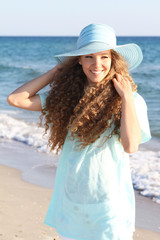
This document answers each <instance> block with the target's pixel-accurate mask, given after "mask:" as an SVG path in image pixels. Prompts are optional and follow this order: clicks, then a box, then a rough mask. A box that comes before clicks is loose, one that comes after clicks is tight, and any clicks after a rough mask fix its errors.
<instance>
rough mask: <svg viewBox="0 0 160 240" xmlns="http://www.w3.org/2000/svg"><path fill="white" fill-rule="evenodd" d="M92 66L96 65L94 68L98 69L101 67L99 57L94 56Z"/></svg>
mask: <svg viewBox="0 0 160 240" xmlns="http://www.w3.org/2000/svg"><path fill="white" fill-rule="evenodd" d="M94 66H95V67H96V69H99V67H101V59H100V58H99V57H95V59H94Z"/></svg>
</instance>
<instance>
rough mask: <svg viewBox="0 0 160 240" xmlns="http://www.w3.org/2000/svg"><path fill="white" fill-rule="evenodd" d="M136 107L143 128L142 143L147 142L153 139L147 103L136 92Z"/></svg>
mask: <svg viewBox="0 0 160 240" xmlns="http://www.w3.org/2000/svg"><path fill="white" fill-rule="evenodd" d="M133 94H134V100H135V108H136V113H137V117H138V121H139V124H140V128H141V134H142V140H141V143H144V142H147V141H149V140H150V139H151V132H150V127H149V121H148V115H147V105H146V102H145V100H144V99H143V97H142V96H141V95H139V94H138V93H136V92H134V93H133Z"/></svg>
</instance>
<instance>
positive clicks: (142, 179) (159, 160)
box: [130, 149, 160, 203]
mask: <svg viewBox="0 0 160 240" xmlns="http://www.w3.org/2000/svg"><path fill="white" fill-rule="evenodd" d="M130 166H131V172H132V181H133V185H134V188H135V189H137V190H139V191H140V194H141V195H143V196H146V197H150V198H152V199H153V201H155V202H157V203H160V151H151V150H147V149H145V150H144V149H143V150H140V151H138V152H137V153H134V154H132V155H131V157H130Z"/></svg>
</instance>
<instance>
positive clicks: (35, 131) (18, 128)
mask: <svg viewBox="0 0 160 240" xmlns="http://www.w3.org/2000/svg"><path fill="white" fill-rule="evenodd" d="M0 138H4V139H9V140H14V141H18V142H21V143H24V144H26V145H28V146H32V147H35V148H37V150H38V151H40V152H45V153H49V152H50V149H49V148H48V147H47V139H48V134H46V135H44V128H43V127H39V126H38V123H30V122H26V121H24V120H21V119H16V118H14V117H12V116H9V115H7V114H3V113H2V114H1V113H0Z"/></svg>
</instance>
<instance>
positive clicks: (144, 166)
mask: <svg viewBox="0 0 160 240" xmlns="http://www.w3.org/2000/svg"><path fill="white" fill-rule="evenodd" d="M0 138H4V139H5V140H6V139H9V140H13V141H18V142H21V143H24V144H26V145H28V146H31V147H34V148H36V149H37V150H38V151H40V152H44V153H50V149H49V148H48V147H47V140H48V134H47V135H44V128H43V127H39V126H38V123H30V122H27V121H24V120H23V119H16V115H15V117H14V116H9V115H8V114H6V113H0ZM154 145H155V143H154ZM158 149H159V148H156V149H152V150H148V148H146V149H145V148H142V147H141V148H140V150H139V151H138V152H136V153H134V154H131V155H130V166H131V174H132V182H133V186H134V188H135V189H136V190H138V191H139V192H140V194H141V195H143V196H145V197H150V198H151V199H152V200H153V201H155V202H157V203H160V151H159V150H158ZM53 154H55V151H53Z"/></svg>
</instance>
